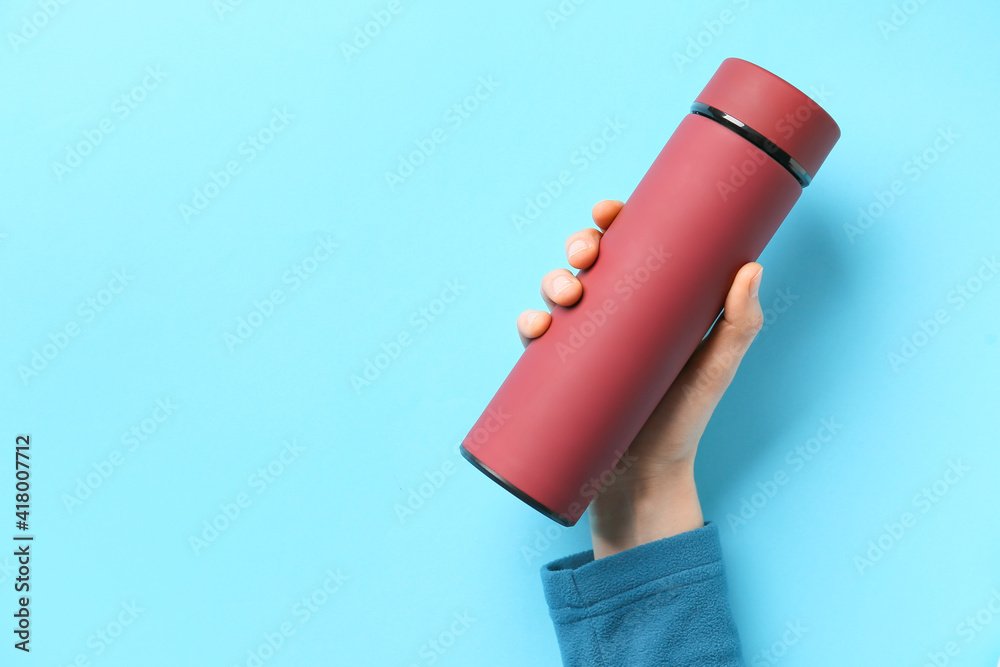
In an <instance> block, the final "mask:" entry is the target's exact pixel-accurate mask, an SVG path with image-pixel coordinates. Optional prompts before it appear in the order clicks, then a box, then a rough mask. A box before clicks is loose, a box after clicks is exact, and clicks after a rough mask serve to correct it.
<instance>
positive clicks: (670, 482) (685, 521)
mask: <svg viewBox="0 0 1000 667" xmlns="http://www.w3.org/2000/svg"><path fill="white" fill-rule="evenodd" d="M633 472H636V471H633ZM703 525H705V521H704V517H703V515H702V512H701V503H700V502H699V501H698V490H697V487H696V486H695V481H694V462H693V461H691V462H681V463H677V464H673V465H671V466H669V467H667V468H663V469H660V470H657V472H656V473H655V474H647V475H643V476H642V477H637V476H631V477H630V478H628V479H620V480H617V481H616V482H615V483H614V484H613V485H611V486H610V487H608V488H606V489H604V490H603V491H602V492H601V494H600V495H598V496H597V497H596V498H595V499H594V501H593V502H592V503H591V505H590V529H591V536H592V537H593V543H594V558H595V559H597V558H604V557H606V556H610V555H612V554H616V553H618V552H621V551H625V550H626V549H631V548H633V547H637V546H639V545H641V544H646V543H648V542H655V541H656V540H660V539H663V538H666V537H672V536H674V535H678V534H680V533H683V532H687V531H689V530H694V529H696V528H700V527H702V526H703Z"/></svg>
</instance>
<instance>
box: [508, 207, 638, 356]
mask: <svg viewBox="0 0 1000 667" xmlns="http://www.w3.org/2000/svg"><path fill="white" fill-rule="evenodd" d="M622 206H624V204H623V203H622V202H620V201H615V200H604V201H600V202H598V203H597V204H596V205H595V206H594V208H593V211H592V212H591V214H592V215H593V218H594V222H595V223H596V224H597V226H598V227H600V228H601V229H602V230H607V228H608V227H610V226H611V223H612V222H613V221H614V219H615V217H616V216H617V215H618V212H619V211H621V209H622ZM600 244H601V232H600V231H598V230H596V229H593V228H588V229H582V230H580V231H579V232H576V233H575V234H571V235H570V236H569V238H567V239H566V259H567V261H569V265H570V266H572V267H573V268H576V269H586V268H588V267H590V266H592V265H593V264H594V262H595V261H596V260H597V254H598V250H599V247H600ZM541 292H542V299H544V300H545V304H546V305H547V306H548V307H549V308H550V309H551V308H552V307H553V306H557V305H559V306H572V305H573V304H575V303H576V302H577V301H579V300H580V297H581V296H583V284H582V283H581V282H580V280H579V279H578V278H577V277H576V276H574V275H573V274H572V273H571V272H570V271H569V270H568V269H556V270H555V271H550V272H549V273H547V274H546V275H545V277H544V278H542V287H541ZM551 323H552V316H551V315H550V314H549V313H546V312H544V311H541V310H526V311H524V312H523V313H521V314H520V316H518V318H517V332H518V335H519V336H520V338H521V343H523V344H524V345H527V344H528V342H529V341H530V340H531V339H533V338H538V337H539V336H541V335H542V334H543V333H545V332H546V330H548V328H549V325H550V324H551Z"/></svg>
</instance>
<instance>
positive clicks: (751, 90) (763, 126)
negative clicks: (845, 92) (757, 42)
mask: <svg viewBox="0 0 1000 667" xmlns="http://www.w3.org/2000/svg"><path fill="white" fill-rule="evenodd" d="M695 107H698V108H699V109H705V108H706V107H707V108H708V109H707V110H706V111H708V110H710V111H711V113H713V114H717V113H718V112H721V113H722V114H723V115H724V116H728V117H729V119H728V120H730V121H737V125H739V124H742V125H743V126H745V128H747V129H746V130H745V131H746V132H748V133H749V134H751V135H754V136H757V137H758V138H760V135H762V136H763V139H766V140H767V141H769V142H770V143H771V144H773V146H772V147H771V148H772V150H768V148H766V147H764V146H758V147H759V148H762V149H763V150H765V151H766V152H769V153H772V155H774V153H775V152H777V153H784V154H787V155H786V156H784V157H786V159H787V157H789V156H790V157H791V158H793V160H792V161H791V163H792V167H793V170H794V168H797V167H800V168H801V169H802V170H805V172H806V174H807V175H806V176H805V177H804V182H803V184H804V185H805V184H808V182H809V180H810V179H811V178H812V177H813V176H815V175H816V172H817V170H819V167H820V165H821V164H823V161H824V160H825V159H826V156H827V155H829V154H830V151H831V150H833V146H834V144H836V143H837V140H838V139H839V138H840V128H839V127H837V123H836V122H834V120H833V118H831V117H830V114H828V113H827V112H826V111H824V110H823V109H822V108H821V107H820V106H819V104H817V103H816V102H815V101H814V100H813V99H811V98H810V97H809V96H808V95H806V94H805V93H803V92H802V91H800V90H799V89H798V88H796V87H795V86H793V85H792V84H790V83H788V82H787V81H785V80H784V79H782V78H780V77H778V76H775V75H774V74H771V73H770V72H768V71H767V70H766V69H764V68H762V67H758V66H757V65H754V64H753V63H750V62H747V61H746V60H740V59H739V58H727V59H726V60H724V61H722V64H721V65H720V66H719V69H718V70H717V71H716V72H715V74H714V75H713V76H712V78H711V79H710V80H709V82H708V84H707V85H706V86H705V88H704V90H702V91H701V94H699V95H698V97H697V99H696V100H695ZM692 109H693V110H694V111H695V113H700V114H702V115H708V113H703V112H702V111H701V110H697V109H695V108H694V107H693V108H692ZM740 129H741V130H743V129H744V128H740ZM774 147H776V148H777V149H778V150H777V151H774V150H773V149H774ZM796 163H797V164H796ZM802 180H803V179H800V181H802Z"/></svg>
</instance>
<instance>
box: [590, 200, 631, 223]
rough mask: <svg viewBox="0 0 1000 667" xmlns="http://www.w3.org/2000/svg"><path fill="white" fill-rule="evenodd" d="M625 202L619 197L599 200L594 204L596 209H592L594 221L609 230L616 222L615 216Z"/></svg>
mask: <svg viewBox="0 0 1000 667" xmlns="http://www.w3.org/2000/svg"><path fill="white" fill-rule="evenodd" d="M624 205H625V204H624V203H623V202H620V201H618V200H617V199H605V200H604V201H599V202H597V203H596V204H595V205H594V209H593V210H592V211H591V215H593V217H594V223H595V224H596V225H597V226H598V227H600V228H601V229H602V230H607V228H608V227H610V226H611V223H612V222H614V219H615V216H617V215H618V212H619V211H621V210H622V206H624Z"/></svg>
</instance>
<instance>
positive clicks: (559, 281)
mask: <svg viewBox="0 0 1000 667" xmlns="http://www.w3.org/2000/svg"><path fill="white" fill-rule="evenodd" d="M572 285H573V280H572V279H571V278H567V277H566V276H559V277H558V278H556V279H555V280H553V281H552V289H553V290H554V291H555V293H556V294H557V295H558V294H559V293H560V292H562V291H563V290H564V289H566V288H567V287H571V286H572Z"/></svg>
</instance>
